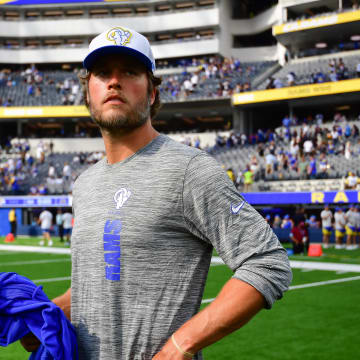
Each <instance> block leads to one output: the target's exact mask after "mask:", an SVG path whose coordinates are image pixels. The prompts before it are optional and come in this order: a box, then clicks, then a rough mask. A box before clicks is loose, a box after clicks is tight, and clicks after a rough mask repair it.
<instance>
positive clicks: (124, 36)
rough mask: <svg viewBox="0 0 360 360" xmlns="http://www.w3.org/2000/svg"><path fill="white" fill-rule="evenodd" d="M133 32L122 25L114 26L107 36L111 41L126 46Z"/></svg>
mask: <svg viewBox="0 0 360 360" xmlns="http://www.w3.org/2000/svg"><path fill="white" fill-rule="evenodd" d="M131 36H132V34H131V32H130V31H129V30H125V29H123V28H121V27H116V28H112V29H111V30H109V31H108V33H107V34H106V38H107V39H108V40H110V41H113V42H114V44H115V45H119V46H125V45H126V44H128V43H129V42H130V39H131Z"/></svg>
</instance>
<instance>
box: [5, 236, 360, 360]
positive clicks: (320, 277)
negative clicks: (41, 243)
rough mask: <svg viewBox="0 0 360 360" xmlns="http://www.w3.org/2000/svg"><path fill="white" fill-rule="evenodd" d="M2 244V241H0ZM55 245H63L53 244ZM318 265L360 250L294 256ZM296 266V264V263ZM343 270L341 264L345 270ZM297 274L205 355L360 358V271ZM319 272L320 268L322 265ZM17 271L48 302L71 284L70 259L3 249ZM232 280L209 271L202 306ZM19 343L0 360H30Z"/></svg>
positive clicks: (353, 261) (349, 258) (219, 269)
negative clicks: (274, 299) (270, 302)
mask: <svg viewBox="0 0 360 360" xmlns="http://www.w3.org/2000/svg"><path fill="white" fill-rule="evenodd" d="M16 243H17V244H23V245H25V244H26V245H36V244H37V243H38V240H34V239H21V240H17V241H16ZM0 244H4V243H3V239H0ZM55 245H56V246H57V245H59V243H58V241H57V240H56V241H55ZM290 260H292V261H293V260H296V261H297V266H296V267H299V266H300V267H301V266H302V265H301V263H300V261H301V262H308V261H312V262H315V267H316V266H317V265H316V264H325V265H326V264H329V263H332V264H334V263H337V264H348V265H349V264H350V265H360V250H355V251H346V250H335V249H328V250H325V252H324V255H323V256H322V257H321V258H308V257H306V256H292V257H291V258H290ZM294 264H295V263H294ZM341 266H342V265H341ZM341 266H340V269H338V270H337V271H329V270H317V269H313V270H309V269H299V268H294V269H293V282H292V285H291V288H290V290H289V291H288V292H287V293H286V294H285V296H284V298H283V299H282V300H280V301H278V302H277V303H275V305H274V307H273V308H272V309H271V310H263V311H261V312H260V313H259V314H258V315H257V316H256V317H255V318H254V319H253V320H252V321H251V322H250V323H249V324H247V325H246V326H245V327H243V328H242V329H240V330H239V331H237V332H235V333H233V334H232V335H230V336H228V337H226V338H225V339H223V340H221V341H219V342H218V343H216V344H214V345H212V346H210V347H208V348H206V349H204V350H203V354H204V358H205V359H224V360H226V359H228V360H230V359H231V360H233V359H244V360H257V359H259V360H260V359H261V360H263V359H274V360H275V359H276V360H282V359H284V360H285V359H289V360H297V359H298V360H304V359H311V360H317V359H319V360H320V359H324V360H340V359H341V360H345V359H346V360H348V359H349V360H350V359H357V358H359V354H360V350H359V345H358V344H359V335H360V332H359V328H360V271H359V270H357V269H358V268H359V266H357V268H356V266H355V267H354V268H355V270H353V271H351V272H349V270H348V269H342V268H341ZM319 267H320V266H319ZM10 271H11V272H17V273H19V274H21V275H24V276H27V277H28V278H30V279H32V280H34V281H36V283H37V284H42V285H43V289H44V291H45V292H46V293H47V295H48V296H49V298H53V297H55V296H57V295H59V294H61V293H63V292H64V291H65V290H66V289H67V288H68V287H69V285H70V280H69V277H70V273H71V262H70V256H69V255H61V254H41V253H23V252H19V251H16V252H14V251H11V252H9V251H2V250H0V272H10ZM230 276H231V271H230V270H229V269H228V268H227V267H226V266H225V265H214V266H211V268H210V272H209V277H208V280H207V283H206V288H205V293H204V304H203V305H202V306H206V303H208V301H211V299H213V298H214V297H215V296H216V294H217V293H218V292H219V290H220V289H221V287H222V286H223V284H224V283H225V282H226V281H227V279H229V277H230ZM28 357H29V354H28V353H26V352H25V350H23V349H22V347H21V346H20V345H19V344H18V343H15V344H12V345H10V346H8V347H7V348H0V359H1V360H17V359H19V360H21V359H27V358H28Z"/></svg>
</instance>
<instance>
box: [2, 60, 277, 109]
mask: <svg viewBox="0 0 360 360" xmlns="http://www.w3.org/2000/svg"><path fill="white" fill-rule="evenodd" d="M200 64H202V65H199V66H188V67H185V68H183V69H182V71H181V73H179V71H178V70H177V69H173V70H174V73H171V68H170V69H168V71H166V74H165V75H162V78H163V85H162V86H161V88H160V89H161V99H162V101H163V102H165V103H166V102H174V101H180V100H184V99H186V100H194V99H203V98H214V97H224V95H223V94H222V93H221V92H219V89H220V88H221V85H222V83H224V82H225V81H227V82H228V87H229V89H230V91H229V92H228V93H227V95H225V97H228V98H229V97H230V96H231V93H232V91H233V90H234V89H235V87H236V85H237V84H243V83H245V82H247V83H249V84H250V83H251V82H252V81H253V80H254V79H256V77H258V76H259V75H260V74H261V73H263V72H265V71H266V70H267V69H268V68H269V67H271V66H272V65H273V64H274V62H271V61H264V62H257V63H240V64H239V65H238V67H237V69H236V70H234V71H227V72H225V73H224V72H223V71H222V69H221V66H222V65H223V60H221V61H219V64H218V65H217V66H218V70H217V71H216V73H215V75H214V76H213V77H211V78H208V77H206V76H205V74H204V71H203V70H201V69H204V67H205V66H206V65H207V59H204V60H202V61H201V62H200ZM169 70H170V71H169ZM199 71H200V72H199ZM169 72H170V74H169ZM194 72H199V81H198V85H197V86H196V87H195V88H194V90H192V91H190V92H189V93H187V94H185V92H184V86H183V84H184V81H185V80H186V79H188V78H189V77H191V76H192V74H193V73H194ZM40 73H41V75H42V81H41V82H39V83H38V84H37V83H34V84H33V87H34V88H36V87H40V88H41V93H40V94H38V95H36V94H34V93H33V94H29V84H27V83H26V82H25V79H26V75H25V74H24V73H22V74H21V73H20V71H16V72H12V73H11V74H10V75H9V76H8V79H10V80H11V85H8V81H7V80H4V81H2V82H0V99H2V100H3V101H5V100H7V99H11V106H56V105H79V104H81V103H82V100H81V91H78V92H77V93H76V95H75V96H74V98H73V99H72V100H71V101H70V102H69V101H68V99H67V97H68V95H69V94H70V93H71V87H70V88H69V89H68V90H64V89H62V88H61V86H63V84H64V82H65V81H67V82H69V83H70V84H78V79H77V73H76V71H64V70H63V71H61V70H58V71H50V70H44V71H40ZM162 73H164V71H162V72H161V71H160V72H159V75H160V76H161V74H162ZM170 78H171V80H172V84H173V85H172V86H171V87H170V86H167V85H166V84H167V83H168V81H169V79H170ZM174 88H175V90H176V92H174Z"/></svg>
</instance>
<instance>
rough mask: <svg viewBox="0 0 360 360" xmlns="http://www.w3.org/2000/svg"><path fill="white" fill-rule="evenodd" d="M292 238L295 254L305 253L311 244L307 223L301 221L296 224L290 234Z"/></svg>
mask: <svg viewBox="0 0 360 360" xmlns="http://www.w3.org/2000/svg"><path fill="white" fill-rule="evenodd" d="M289 236H290V240H291V242H292V243H293V250H294V254H295V255H296V254H305V253H306V252H307V249H308V247H309V246H308V244H309V233H308V230H307V228H306V226H305V223H304V222H303V221H301V222H300V223H298V224H296V225H295V226H294V227H293V228H292V229H291V232H290V234H289Z"/></svg>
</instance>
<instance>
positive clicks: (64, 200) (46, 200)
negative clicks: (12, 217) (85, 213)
mask: <svg viewBox="0 0 360 360" xmlns="http://www.w3.org/2000/svg"><path fill="white" fill-rule="evenodd" d="M71 206H72V196H68V195H67V196H0V208H24V207H26V208H27V207H41V208H42V207H71Z"/></svg>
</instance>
